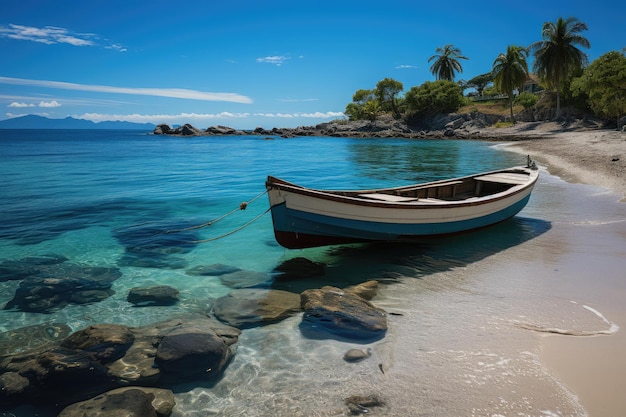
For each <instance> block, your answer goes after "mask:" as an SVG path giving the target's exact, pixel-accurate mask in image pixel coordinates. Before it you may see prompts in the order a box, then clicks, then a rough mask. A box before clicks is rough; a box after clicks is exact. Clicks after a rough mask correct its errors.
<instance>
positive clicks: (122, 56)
mask: <svg viewBox="0 0 626 417" xmlns="http://www.w3.org/2000/svg"><path fill="white" fill-rule="evenodd" d="M0 8H1V10H2V11H1V13H0V56H2V60H0V108H1V110H2V111H1V112H0V120H2V119H7V118H12V117H17V116H21V115H25V114H39V115H44V116H47V117H50V118H64V117H67V116H73V117H77V118H83V119H89V120H93V121H96V122H98V121H102V120H127V121H132V122H150V123H156V124H158V123H168V124H170V125H174V124H182V123H191V124H193V125H194V126H197V127H200V128H206V127H208V126H212V125H226V126H231V127H235V128H243V129H253V128H255V127H257V126H263V127H265V128H272V127H295V126H300V125H306V126H310V125H315V124H317V123H321V122H324V121H330V120H334V119H337V118H341V117H343V111H344V110H345V106H346V104H348V103H349V102H350V101H351V100H352V95H353V94H354V92H355V91H357V90H358V89H371V88H374V86H375V85H376V83H377V82H378V81H380V80H382V79H384V78H386V77H390V78H393V79H395V80H398V81H400V82H402V84H403V86H404V90H405V91H408V90H409V89H410V88H411V87H412V86H416V85H420V84H422V83H423V82H425V81H432V80H434V76H433V75H432V74H431V73H430V70H429V68H430V64H429V63H428V62H427V61H428V58H429V57H430V56H432V55H433V54H434V53H435V49H436V48H437V47H440V46H443V45H445V44H448V43H451V44H454V45H455V46H457V47H458V48H460V49H461V51H462V53H463V54H464V55H465V56H467V57H468V58H469V60H468V61H462V65H463V73H462V74H460V75H459V76H458V77H457V79H461V78H462V79H470V78H472V77H474V76H476V75H479V74H482V73H485V72H487V71H489V70H490V69H491V64H492V63H493V61H494V59H495V58H496V56H497V55H498V54H499V53H500V52H504V51H505V50H506V47H507V45H511V44H516V45H523V46H527V45H529V44H531V43H532V42H535V41H537V40H540V39H541V27H542V24H543V23H544V22H545V21H555V20H556V19H557V18H558V17H560V16H562V17H569V16H574V17H577V18H578V19H579V20H581V21H582V22H585V23H586V24H587V26H588V27H589V30H588V31H587V32H585V33H584V35H585V36H586V37H587V38H588V39H589V40H590V42H591V49H590V50H588V51H587V53H588V55H589V59H590V61H592V60H593V59H595V58H597V57H598V56H600V55H602V54H604V53H606V52H608V51H611V50H621V49H622V48H624V47H626V24H624V21H623V20H624V16H626V3H624V2H622V1H606V0H596V1H594V2H589V1H581V0H570V1H550V0H543V1H535V0H529V1H526V2H504V1H501V0H499V1H483V2H481V1H476V2H468V1H456V0H451V1H446V2H441V1H440V2H435V1H431V2H420V1H415V0H412V1H396V0H386V1H381V0H377V1H369V0H361V1H352V0H347V1H341V0H335V1H327V0H318V1H307V2H301V1H271V0H267V1H256V0H255V1H251V0H230V1H228V2H226V1H220V2H217V1H209V0H206V1H205V0H202V1H200V0H199V1H184V0H180V1H176V2H174V1H162V0H146V1H144V0H124V1H119V0H90V1H85V0H80V1H74V0H37V1H34V0H19V1H16V0H3V1H2V6H1V7H0ZM531 62H532V61H531Z"/></svg>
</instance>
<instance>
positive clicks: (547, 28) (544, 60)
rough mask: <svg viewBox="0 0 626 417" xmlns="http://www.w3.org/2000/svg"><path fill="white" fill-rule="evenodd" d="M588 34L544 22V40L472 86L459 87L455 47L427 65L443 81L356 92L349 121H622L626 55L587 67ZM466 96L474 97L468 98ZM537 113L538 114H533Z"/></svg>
mask: <svg viewBox="0 0 626 417" xmlns="http://www.w3.org/2000/svg"><path fill="white" fill-rule="evenodd" d="M586 30H587V26H586V25H585V24H584V23H582V22H580V21H579V20H578V19H576V18H574V17H569V18H567V19H563V18H561V17H560V18H558V19H557V20H556V22H546V23H544V25H543V27H542V32H541V34H542V40H540V41H538V42H535V43H533V44H531V45H530V46H528V47H523V46H518V45H509V46H508V47H507V50H506V52H504V53H501V54H499V55H498V56H497V57H496V58H495V59H494V62H493V64H492V66H491V71H489V72H486V73H484V74H480V75H478V76H476V77H474V78H472V79H470V80H469V81H463V80H461V81H458V82H454V78H455V76H456V75H457V73H458V74H460V73H462V72H463V68H462V66H461V64H460V60H467V59H469V58H467V57H466V56H463V55H462V53H461V50H460V49H459V48H457V47H455V46H454V45H452V44H448V45H445V46H444V47H440V48H437V49H436V54H435V55H433V56H431V57H430V58H429V59H428V62H432V66H431V68H430V69H431V72H432V73H433V75H434V76H435V78H436V79H437V81H434V82H432V81H426V82H424V83H423V84H421V85H419V86H412V87H410V88H409V89H408V91H406V93H404V86H403V85H402V83H401V82H399V81H397V80H394V79H392V78H385V79H384V80H381V81H379V82H378V83H377V84H376V86H375V88H373V89H371V90H367V89H360V90H358V91H356V92H355V93H354V95H353V96H352V102H351V103H348V105H347V106H346V110H345V114H346V115H347V116H348V118H349V119H350V120H376V118H377V117H379V116H381V115H383V114H388V115H391V116H393V117H394V118H395V119H404V121H405V122H406V123H407V124H409V125H418V124H420V120H421V119H424V118H428V117H432V116H434V115H436V114H441V113H454V112H459V111H460V112H468V113H472V112H482V113H485V114H502V115H505V114H507V113H508V114H509V117H510V120H511V122H513V123H514V122H515V114H517V113H519V112H521V111H522V110H524V109H528V110H529V111H525V112H524V113H525V115H526V117H528V115H529V114H530V115H534V116H533V117H535V118H540V120H547V119H552V118H554V117H559V116H560V115H561V109H562V104H564V105H566V106H570V107H569V108H571V106H574V107H576V108H578V109H582V110H584V111H591V112H593V113H594V114H595V115H596V116H599V117H603V118H611V119H615V120H618V119H619V118H620V117H623V116H624V114H625V113H626V57H625V56H624V53H625V52H626V48H625V50H623V51H612V52H609V53H607V54H604V55H602V56H601V57H600V58H598V59H596V60H595V61H594V62H592V63H591V65H588V59H587V55H586V54H585V53H584V52H583V51H582V50H581V49H579V47H582V48H589V47H590V42H589V41H588V40H587V39H586V38H585V37H584V36H583V35H582V34H581V33H582V32H583V31H586ZM529 56H532V57H533V58H534V63H533V71H534V73H535V74H536V75H534V74H531V73H530V72H529V69H528V63H527V59H528V57H529ZM537 79H538V80H539V86H537V85H536V80H537ZM529 86H531V87H529ZM467 89H472V90H474V91H475V92H474V91H471V92H470V93H469V94H468V95H467V96H464V91H465V90H467ZM503 98H505V99H508V103H506V104H508V106H507V105H506V104H504V103H502V99H503ZM488 100H491V101H488ZM534 108H535V109H537V110H540V111H535V112H532V111H531V110H532V109H534ZM507 110H508V112H507Z"/></svg>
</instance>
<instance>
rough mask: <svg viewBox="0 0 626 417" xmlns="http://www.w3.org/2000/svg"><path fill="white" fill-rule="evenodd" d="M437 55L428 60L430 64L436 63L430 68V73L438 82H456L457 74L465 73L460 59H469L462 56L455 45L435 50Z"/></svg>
mask: <svg viewBox="0 0 626 417" xmlns="http://www.w3.org/2000/svg"><path fill="white" fill-rule="evenodd" d="M435 52H436V53H437V54H435V55H433V56H431V57H430V58H428V62H430V61H433V60H434V61H435V62H434V63H433V65H432V66H431V67H430V72H432V73H433V75H434V76H436V77H437V79H438V80H448V81H454V75H455V72H463V67H461V64H460V63H459V59H469V58H467V57H465V56H463V55H461V50H460V49H459V48H456V47H455V46H454V45H451V44H447V45H444V46H443V48H441V47H440V48H437V49H436V50H435Z"/></svg>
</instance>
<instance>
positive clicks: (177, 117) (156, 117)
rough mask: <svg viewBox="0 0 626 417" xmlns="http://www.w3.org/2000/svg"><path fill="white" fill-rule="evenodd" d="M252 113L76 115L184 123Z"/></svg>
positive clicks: (237, 117) (138, 121)
mask: <svg viewBox="0 0 626 417" xmlns="http://www.w3.org/2000/svg"><path fill="white" fill-rule="evenodd" d="M249 116H250V113H230V112H222V113H180V114H102V113H85V114H82V115H75V116H73V117H75V118H77V119H86V120H91V121H93V122H104V121H109V120H118V121H122V122H133V123H181V120H182V121H184V122H183V123H187V122H193V121H211V120H220V119H242V118H246V117H249Z"/></svg>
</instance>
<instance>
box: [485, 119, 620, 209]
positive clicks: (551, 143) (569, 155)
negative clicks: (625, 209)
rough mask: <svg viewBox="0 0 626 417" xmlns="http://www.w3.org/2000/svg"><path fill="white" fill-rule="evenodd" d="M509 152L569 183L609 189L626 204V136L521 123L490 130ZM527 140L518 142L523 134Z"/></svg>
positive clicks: (545, 123)
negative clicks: (498, 136)
mask: <svg viewBox="0 0 626 417" xmlns="http://www.w3.org/2000/svg"><path fill="white" fill-rule="evenodd" d="M529 128H532V129H529ZM485 130H490V131H497V132H499V133H500V137H501V138H502V140H506V139H507V138H514V139H515V140H514V141H511V142H510V143H507V144H506V146H507V149H508V150H510V151H513V152H517V153H523V154H527V155H530V156H531V158H532V159H533V160H537V161H538V162H539V163H540V164H541V165H545V166H546V167H547V168H548V171H549V172H550V173H552V174H553V175H556V176H559V177H561V178H562V179H563V180H565V181H568V182H580V183H584V184H589V185H597V186H600V187H603V188H608V189H610V190H613V191H615V192H617V193H619V194H621V201H626V198H625V197H626V133H624V132H620V131H617V130H608V129H563V128H560V127H559V125H558V124H556V123H547V122H542V123H525V122H520V123H518V124H517V125H515V126H512V127H509V128H501V129H495V128H489V129H485ZM522 132H523V134H524V135H525V136H527V138H526V139H521V140H520V139H519V137H520V136H521V134H522Z"/></svg>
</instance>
